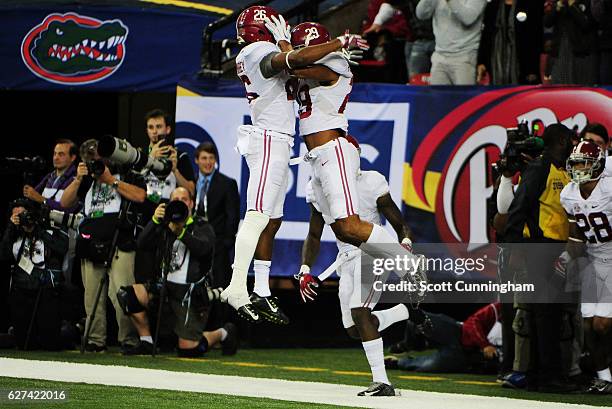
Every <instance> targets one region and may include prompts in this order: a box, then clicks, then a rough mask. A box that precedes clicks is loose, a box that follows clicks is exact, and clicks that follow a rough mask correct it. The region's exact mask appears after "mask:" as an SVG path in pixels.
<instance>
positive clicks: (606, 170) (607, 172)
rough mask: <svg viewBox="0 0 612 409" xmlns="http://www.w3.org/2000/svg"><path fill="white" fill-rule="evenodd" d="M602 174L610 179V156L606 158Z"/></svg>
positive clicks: (611, 163)
mask: <svg viewBox="0 0 612 409" xmlns="http://www.w3.org/2000/svg"><path fill="white" fill-rule="evenodd" d="M603 174H604V176H608V177H612V156H606V167H605V168H604V173H603Z"/></svg>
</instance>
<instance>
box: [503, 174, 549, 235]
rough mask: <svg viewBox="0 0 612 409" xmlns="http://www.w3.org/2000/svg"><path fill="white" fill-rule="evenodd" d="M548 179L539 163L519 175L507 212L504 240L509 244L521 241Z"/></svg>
mask: <svg viewBox="0 0 612 409" xmlns="http://www.w3.org/2000/svg"><path fill="white" fill-rule="evenodd" d="M546 178H548V171H546V172H545V171H544V169H543V166H541V163H537V164H535V163H532V164H530V165H529V166H528V167H527V169H526V170H525V172H523V174H522V175H521V182H520V183H519V186H518V189H517V190H516V193H515V195H514V200H513V201H512V204H511V205H510V209H509V210H508V222H507V224H506V233H505V238H506V240H507V241H508V242H509V243H517V242H520V241H521V240H522V239H523V229H524V227H525V222H526V221H527V217H528V215H529V212H531V211H533V209H534V208H535V207H537V205H538V200H539V198H540V195H541V194H542V191H543V190H544V187H545V185H546Z"/></svg>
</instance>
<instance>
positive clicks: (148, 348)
mask: <svg viewBox="0 0 612 409" xmlns="http://www.w3.org/2000/svg"><path fill="white" fill-rule="evenodd" d="M121 353H122V354H123V355H152V354H153V344H152V343H150V342H148V341H142V340H141V341H140V342H139V343H138V344H137V345H135V346H128V345H125V346H122V347H121Z"/></svg>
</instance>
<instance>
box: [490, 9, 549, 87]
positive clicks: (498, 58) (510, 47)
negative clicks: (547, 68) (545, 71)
mask: <svg viewBox="0 0 612 409" xmlns="http://www.w3.org/2000/svg"><path fill="white" fill-rule="evenodd" d="M541 37H542V5H541V4H538V2H534V1H529V0H494V1H491V2H490V3H489V4H488V5H487V7H486V9H485V16H484V30H483V33H482V37H481V43H480V50H479V54H478V62H479V64H478V83H481V79H482V77H483V76H484V75H486V73H487V72H488V73H489V75H490V76H491V80H490V82H491V83H492V84H495V85H507V84H519V83H520V84H533V83H536V82H537V80H538V75H537V73H538V61H539V56H540V52H541V50H540V48H541V47H536V46H534V45H537V44H542V40H541ZM524 44H530V46H529V47H526V46H523V45H524Z"/></svg>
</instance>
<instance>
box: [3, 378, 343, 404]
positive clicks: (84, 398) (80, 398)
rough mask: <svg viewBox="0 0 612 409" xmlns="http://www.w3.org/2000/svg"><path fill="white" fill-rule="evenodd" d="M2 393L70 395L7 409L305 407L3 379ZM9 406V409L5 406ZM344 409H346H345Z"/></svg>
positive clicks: (261, 400)
mask: <svg viewBox="0 0 612 409" xmlns="http://www.w3.org/2000/svg"><path fill="white" fill-rule="evenodd" d="M0 385H1V387H2V390H6V389H11V388H14V389H43V390H58V391H59V390H64V391H67V393H68V399H67V400H66V401H57V402H52V401H46V402H43V401H35V402H33V401H21V402H18V403H17V402H15V403H13V404H8V403H6V401H2V404H0V406H2V407H5V408H10V407H14V408H25V407H27V408H29V407H33V408H40V409H43V408H61V409H82V408H83V409H88V408H91V409H98V408H113V409H115V408H129V409H133V408H151V409H165V408H207V409H209V408H219V409H227V408H254V409H257V408H262V409H268V408H271V409H275V408H279V409H284V408H289V409H294V408H295V409H298V408H303V407H304V405H305V404H304V403H300V402H289V401H282V400H274V399H265V398H250V397H242V396H229V395H216V394H209V393H196V392H176V391H168V390H158V389H144V388H127V387H120V386H106V385H90V384H84V383H67V382H55V381H42V380H35V379H15V378H2V377H0ZM3 405H6V406H3ZM308 408H321V409H333V408H340V406H333V405H321V404H316V403H308ZM342 409H344V407H343V408H342Z"/></svg>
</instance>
